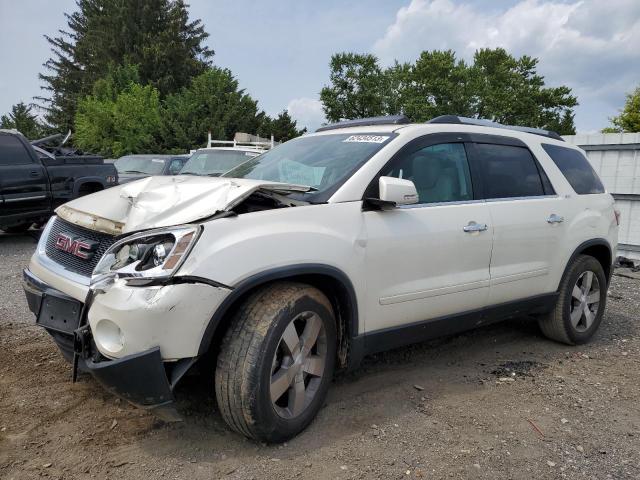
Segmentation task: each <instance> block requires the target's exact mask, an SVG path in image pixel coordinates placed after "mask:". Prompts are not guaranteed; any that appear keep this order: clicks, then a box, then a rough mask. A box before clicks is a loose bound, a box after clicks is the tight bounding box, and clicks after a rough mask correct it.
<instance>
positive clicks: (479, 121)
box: [427, 115, 564, 142]
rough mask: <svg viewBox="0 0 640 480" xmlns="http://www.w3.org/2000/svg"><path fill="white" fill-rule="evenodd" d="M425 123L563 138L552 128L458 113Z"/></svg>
mask: <svg viewBox="0 0 640 480" xmlns="http://www.w3.org/2000/svg"><path fill="white" fill-rule="evenodd" d="M427 123H456V124H460V125H477V126H480V127H492V128H505V129H507V130H517V131H519V132H525V133H533V134H534V135H541V136H543V137H549V138H553V139H554V140H560V141H562V142H564V139H563V138H562V137H561V136H560V135H558V134H557V133H556V132H554V131H552V130H544V129H542V128H532V127H520V126H517V125H503V124H501V123H498V122H492V121H491V120H485V119H484V118H468V117H459V116H458V115H440V116H439V117H435V118H432V119H431V120H429V121H428V122H427Z"/></svg>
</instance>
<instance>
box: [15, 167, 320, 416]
mask: <svg viewBox="0 0 640 480" xmlns="http://www.w3.org/2000/svg"><path fill="white" fill-rule="evenodd" d="M308 190H309V187H301V186H296V185H287V184H277V183H265V182H262V181H257V180H242V179H240V180H236V179H220V178H202V177H190V176H186V177H179V176H178V177H150V178H147V179H143V180H140V181H137V182H132V183H129V184H127V185H124V186H121V187H115V188H112V189H109V190H105V191H103V192H98V193H96V194H93V195H90V196H88V197H84V198H80V199H77V200H74V201H72V202H69V203H68V204H65V205H63V206H61V207H59V208H58V209H57V210H56V213H57V217H54V218H52V219H51V221H50V222H49V224H48V225H47V227H46V228H45V229H44V231H43V234H42V238H41V240H40V242H39V244H38V247H37V251H36V253H35V255H34V256H33V258H32V261H31V264H30V267H29V269H26V270H25V271H24V282H23V283H24V290H25V292H26V295H27V300H28V303H29V307H30V308H31V310H32V312H33V313H34V314H35V315H36V322H37V324H39V325H40V326H42V327H44V328H45V329H46V330H47V332H48V333H49V334H50V335H51V336H52V337H53V339H54V340H55V342H56V343H57V344H58V346H59V347H60V350H61V351H62V353H63V355H64V356H65V358H66V359H67V360H68V361H70V362H72V364H73V379H74V381H75V378H76V375H77V373H78V372H79V371H80V372H87V373H89V374H91V375H92V376H93V377H94V378H95V379H96V380H98V382H100V383H101V384H102V385H103V386H104V387H105V388H106V389H107V390H108V391H110V392H112V393H114V394H115V395H118V396H119V397H121V398H123V399H125V400H127V401H128V402H130V403H132V404H134V405H136V406H138V407H141V408H144V409H150V410H152V411H153V412H154V413H155V414H156V415H158V416H159V417H161V418H163V419H165V420H178V419H179V415H178V413H177V412H176V410H175V407H174V404H173V402H174V397H173V390H174V388H175V386H176V384H177V383H178V381H179V380H180V378H181V377H182V376H183V375H184V374H185V373H186V371H187V370H188V369H189V368H190V367H191V366H192V365H193V364H194V363H195V362H196V361H197V359H198V355H199V353H200V352H199V349H200V340H201V337H202V332H204V331H205V329H206V326H207V325H208V323H209V321H210V320H211V318H212V316H213V314H214V312H215V310H216V308H217V307H218V306H219V305H220V304H221V303H222V302H223V301H224V299H225V298H226V297H227V295H229V293H230V292H231V287H228V286H227V285H223V284H221V283H218V282H215V281H213V280H212V279H208V278H200V277H194V276H189V275H186V276H181V275H179V274H178V271H179V270H180V268H181V266H182V265H183V263H184V262H185V260H186V259H187V257H189V256H190V253H191V251H192V250H193V249H194V248H195V247H196V245H197V243H198V240H199V239H200V237H201V234H202V230H203V226H202V223H203V222H208V221H212V220H215V219H216V218H222V217H226V216H230V215H242V214H246V213H251V212H255V211H260V210H265V209H271V208H283V207H291V206H296V205H299V204H305V202H300V201H296V200H293V199H290V198H289V196H288V195H289V194H290V193H292V192H297V193H300V192H305V191H308ZM52 285H53V286H52ZM186 319H188V320H186Z"/></svg>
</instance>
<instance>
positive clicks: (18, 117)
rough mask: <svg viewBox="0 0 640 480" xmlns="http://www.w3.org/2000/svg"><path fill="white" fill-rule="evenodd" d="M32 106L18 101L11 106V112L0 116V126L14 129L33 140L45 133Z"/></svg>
mask: <svg viewBox="0 0 640 480" xmlns="http://www.w3.org/2000/svg"><path fill="white" fill-rule="evenodd" d="M31 110H32V107H31V106H30V105H25V104H24V103H23V102H20V103H18V104H16V105H14V106H13V107H11V113H8V114H7V115H2V117H0V128H8V129H16V130H18V131H19V132H20V133H22V134H23V135H24V136H25V137H27V138H28V139H31V140H35V139H36V138H39V137H41V136H43V135H45V129H44V127H43V125H42V124H41V122H40V121H39V120H38V117H37V116H36V114H35V113H32V112H31Z"/></svg>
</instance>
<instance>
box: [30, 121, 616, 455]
mask: <svg viewBox="0 0 640 480" xmlns="http://www.w3.org/2000/svg"><path fill="white" fill-rule="evenodd" d="M56 213H57V215H56V216H55V217H53V218H52V219H51V221H50V222H49V223H48V224H47V226H46V228H45V230H44V232H43V234H42V238H41V240H40V243H39V245H38V247H37V251H36V252H35V254H34V255H33V258H32V260H31V263H30V264H29V267H28V269H26V270H25V272H24V288H25V291H26V294H27V298H28V301H29V305H30V308H31V310H32V311H33V312H34V313H35V314H36V316H37V323H38V324H40V325H41V326H42V327H44V328H45V329H46V330H47V331H48V332H49V333H50V334H51V336H52V337H53V339H54V340H55V341H56V343H57V344H58V345H59V347H60V349H61V350H62V352H63V353H64V355H65V356H66V357H67V358H68V359H69V360H70V361H72V362H73V372H74V379H75V375H76V372H77V371H78V370H80V371H85V372H89V373H90V374H91V375H93V376H94V377H95V378H96V379H97V380H98V381H99V382H101V383H102V384H103V385H104V386H105V388H107V389H108V390H110V391H111V392H113V393H115V394H117V395H119V396H121V397H122V398H124V399H126V400H128V401H130V402H132V403H133V404H136V405H138V406H141V407H143V408H148V409H153V410H154V411H155V412H156V413H157V414H158V415H159V416H161V417H163V418H165V419H175V418H179V415H178V413H177V412H176V410H175V406H173V404H172V402H173V393H172V392H173V389H174V387H175V385H176V383H177V382H178V381H179V380H180V378H181V377H182V376H183V375H184V374H185V372H187V371H188V370H189V368H190V367H191V366H192V365H194V363H195V362H196V361H198V359H201V360H202V359H211V358H213V359H214V361H215V362H216V365H215V393H216V397H217V401H218V405H219V408H220V411H221V413H222V416H223V417H224V419H225V420H226V421H227V422H228V424H229V426H230V427H231V428H233V429H234V430H237V431H238V432H240V433H242V434H244V435H247V436H249V437H252V438H254V439H259V440H263V441H271V442H278V441H283V440H285V439H287V438H290V437H292V436H294V435H295V434H297V433H298V432H300V431H301V430H302V429H304V428H305V427H306V426H307V425H308V424H309V422H310V421H311V420H312V419H313V417H314V416H315V415H316V413H317V412H318V410H319V408H320V407H321V405H322V402H323V401H324V398H325V395H326V393H327V389H328V387H329V384H330V383H331V380H332V375H333V373H334V370H335V369H336V368H342V367H347V368H351V367H355V366H357V365H358V363H359V362H360V360H361V359H362V358H363V356H364V355H367V354H370V353H372V352H378V351H382V350H385V349H389V348H394V347H398V346H401V345H406V344H409V343H413V342H420V341H423V340H425V339H430V338H433V337H436V336H440V335H446V334H451V333H455V332H459V331H462V330H465V329H469V328H473V327H476V326H479V325H485V324H488V323H490V322H494V321H498V320H504V319H507V318H510V317H514V316H522V315H534V316H536V317H537V318H538V321H539V323H540V326H541V329H542V332H543V333H544V334H545V335H546V336H547V337H549V338H551V339H553V340H556V341H560V342H564V343H567V344H571V345H573V344H580V343H584V342H586V341H588V340H589V338H591V336H592V335H593V334H594V332H595V331H596V330H597V329H598V326H599V324H600V322H601V320H602V316H603V313H604V309H605V303H606V300H607V295H606V292H607V287H608V284H609V279H610V276H611V273H612V261H613V259H614V255H615V249H616V243H617V231H618V213H617V212H616V211H615V210H614V201H613V198H612V196H611V195H609V194H607V193H606V192H605V190H604V188H603V186H602V183H601V182H600V180H599V179H598V177H597V175H596V173H595V172H594V171H593V169H592V168H591V167H590V165H589V163H588V162H587V160H586V158H585V157H584V155H583V153H582V151H581V150H579V149H577V148H575V147H572V146H569V145H567V144H565V143H563V141H562V139H561V138H560V137H559V136H558V135H557V134H555V133H553V132H548V131H543V130H534V129H528V128H523V127H507V126H503V125H500V124H495V123H491V122H486V121H482V120H475V119H466V118H462V117H455V116H444V117H438V118H436V119H433V120H432V121H430V122H428V123H426V124H410V123H409V122H408V120H407V119H406V117H404V116H397V117H379V118H371V119H362V120H354V121H347V122H341V123H339V124H335V125H329V126H326V127H322V128H320V129H319V130H318V131H317V132H316V133H314V134H311V135H306V136H303V137H300V138H296V139H294V140H291V141H289V142H286V143H285V144H283V145H281V146H278V147H277V148H275V149H273V150H270V151H268V152H265V153H263V154H262V155H260V156H257V157H255V158H252V159H249V160H248V161H246V162H245V163H243V164H241V165H240V166H238V167H237V168H235V169H233V170H231V171H230V172H228V173H226V174H225V175H223V176H222V177H217V178H212V177H207V176H196V175H181V176H173V177H150V178H145V179H143V180H139V181H136V182H133V183H129V184H127V185H123V186H121V187H116V188H111V189H109V190H105V191H103V192H98V193H95V194H93V195H90V196H87V197H83V198H80V199H77V200H74V201H72V202H69V203H67V204H65V205H63V206H61V207H60V208H58V210H57V211H56ZM206 354H207V355H206Z"/></svg>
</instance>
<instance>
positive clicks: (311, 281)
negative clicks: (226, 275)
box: [198, 264, 358, 366]
mask: <svg viewBox="0 0 640 480" xmlns="http://www.w3.org/2000/svg"><path fill="white" fill-rule="evenodd" d="M281 280H287V281H294V282H301V283H306V284H308V285H311V286H313V287H315V288H317V289H318V290H320V291H321V292H322V293H324V294H325V295H326V296H327V298H328V299H329V301H330V302H331V304H332V306H333V308H334V310H335V314H336V320H337V323H338V324H337V325H336V329H337V331H338V358H337V360H338V364H339V365H340V366H346V365H347V363H348V360H349V358H348V356H349V346H350V343H351V339H352V338H354V337H356V336H357V335H358V302H357V297H356V293H355V289H354V287H353V284H352V283H351V280H350V279H349V277H348V276H347V274H345V273H344V272H343V271H342V270H340V269H338V268H336V267H333V266H330V265H323V264H302V265H291V266H284V267H277V268H273V269H270V270H266V271H263V272H260V273H258V274H255V275H252V276H251V277H248V278H246V279H244V280H242V281H241V282H240V283H238V284H237V285H236V286H234V287H233V290H232V291H231V293H230V294H229V295H228V296H227V297H226V298H225V299H224V301H223V302H222V304H220V306H219V307H218V308H217V309H216V311H215V313H214V314H213V316H212V317H211V320H210V321H209V323H208V324H207V327H206V328H205V331H204V334H203V336H202V339H201V341H200V348H199V349H198V355H203V354H205V353H207V352H209V351H211V350H215V349H217V347H218V346H219V341H220V340H221V339H222V336H223V333H224V332H225V331H226V329H227V327H228V326H229V324H230V322H231V318H232V317H233V313H234V311H235V309H236V308H237V307H238V306H239V305H240V304H241V303H242V302H243V301H244V300H245V299H246V298H247V297H248V296H249V295H250V294H251V293H252V292H254V291H255V290H257V289H258V288H262V287H264V286H265V285H268V284H270V283H273V282H277V281H281Z"/></svg>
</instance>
